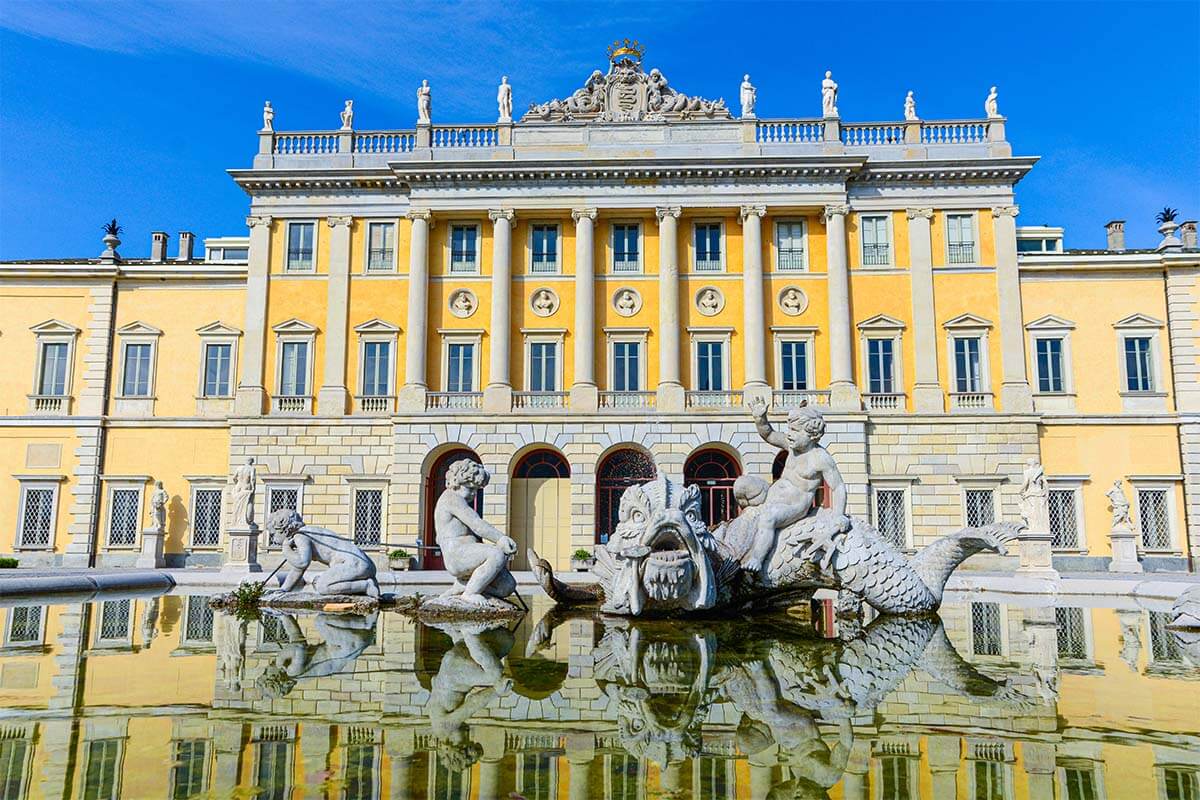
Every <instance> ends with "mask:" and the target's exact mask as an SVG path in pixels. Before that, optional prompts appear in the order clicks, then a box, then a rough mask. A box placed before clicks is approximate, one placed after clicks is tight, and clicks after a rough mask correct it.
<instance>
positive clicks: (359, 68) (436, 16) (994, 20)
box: [0, 0, 1200, 259]
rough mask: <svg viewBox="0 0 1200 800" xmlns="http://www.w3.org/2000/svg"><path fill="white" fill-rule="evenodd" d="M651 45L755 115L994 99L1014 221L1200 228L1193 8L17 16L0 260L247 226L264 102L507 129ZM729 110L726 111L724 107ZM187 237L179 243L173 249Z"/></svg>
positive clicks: (316, 118) (302, 125)
mask: <svg viewBox="0 0 1200 800" xmlns="http://www.w3.org/2000/svg"><path fill="white" fill-rule="evenodd" d="M625 36H629V37H636V38H638V39H640V40H641V41H642V42H643V43H644V44H646V46H647V54H646V63H647V66H648V67H650V66H657V67H659V68H660V69H661V70H662V71H663V73H664V74H665V75H666V76H667V78H668V79H669V80H670V81H671V82H672V85H673V86H676V87H678V88H679V89H681V90H682V91H686V92H688V93H691V94H702V95H706V96H724V97H725V98H726V99H727V100H729V101H731V103H733V101H734V100H735V99H736V97H737V87H738V84H739V82H740V80H741V76H742V73H743V72H749V73H750V74H751V76H752V78H753V81H754V83H755V85H756V86H757V87H758V96H759V105H758V112H759V116H763V117H795V116H816V115H818V113H819V111H820V96H819V83H820V78H821V76H822V73H823V72H824V70H826V69H831V70H833V73H834V77H835V78H836V79H837V80H838V82H839V83H840V85H841V91H840V95H839V102H838V105H839V108H840V110H841V113H842V117H843V119H844V120H847V121H854V120H882V119H899V118H900V117H901V110H902V103H903V98H904V93H905V92H906V91H907V90H909V89H912V90H914V91H915V93H916V98H917V101H918V110H919V112H920V114H921V116H922V117H924V118H927V119H938V118H942V119H945V118H961V117H976V116H979V115H980V114H981V112H982V105H983V100H984V96H985V94H986V92H987V88H988V87H989V86H990V85H992V84H997V85H998V86H999V87H1000V110H1001V113H1003V114H1005V115H1006V116H1007V117H1008V118H1009V124H1008V138H1009V140H1010V141H1011V142H1013V146H1014V150H1015V152H1016V153H1018V154H1022V155H1040V156H1042V161H1041V162H1040V163H1039V164H1038V166H1037V167H1036V168H1035V169H1034V171H1033V173H1032V174H1031V175H1030V176H1029V177H1027V178H1026V179H1025V180H1024V181H1023V182H1022V183H1021V184H1020V185H1019V186H1018V189H1017V198H1018V202H1019V203H1020V205H1021V217H1020V219H1019V222H1020V223H1021V224H1055V225H1065V226H1066V228H1067V246H1068V247H1097V246H1102V245H1103V242H1104V231H1103V227H1102V226H1103V224H1104V223H1105V222H1106V221H1108V220H1109V219H1113V218H1124V219H1127V220H1128V224H1127V226H1126V230H1127V237H1128V241H1129V244H1130V246H1134V247H1136V246H1153V244H1155V243H1156V242H1157V241H1158V236H1157V234H1156V233H1155V231H1154V227H1155V226H1154V220H1153V217H1154V214H1155V212H1156V211H1157V210H1158V209H1159V208H1161V207H1162V206H1163V205H1171V206H1176V207H1178V208H1180V209H1181V218H1182V219H1196V218H1197V217H1200V110H1198V109H1200V44H1198V43H1200V3H1198V2H1195V0H1192V1H1191V2H1180V3H1167V4H1151V3H1130V4H1127V3H1088V4H1078V3H1077V4H1052V3H1005V4H990V3H983V2H958V3H932V4H908V3H898V2H895V3H839V2H831V1H829V0H827V1H826V2H822V3H813V4H808V3H799V2H793V3H778V4H765V3H761V4H749V3H736V4H735V3H699V2H691V3H682V2H678V3H669V4H658V3H650V2H636V3H632V2H631V3H623V2H609V3H594V2H592V3H565V2H558V3H547V4H533V3H512V2H506V3H490V2H478V3H430V4H414V3H383V2H364V1H363V0H357V1H356V2H345V0H342V2H330V3H301V2H246V1H245V0H241V1H239V2H233V1H232V0H216V1H211V0H209V1H205V2H201V1H200V0H190V1H189V2H177V3H155V2H138V3H126V2H119V1H116V0H110V1H109V2H104V3H70V4H56V3H47V2H33V1H32V0H2V2H0V259H16V258H51V257H80V256H95V255H98V254H99V253H100V251H101V249H102V246H101V243H100V237H101V235H102V234H101V231H100V225H101V223H102V222H103V221H104V220H106V219H108V218H110V217H113V216H116V217H118V218H119V219H120V221H121V223H122V225H124V227H125V229H126V231H125V235H124V237H123V238H124V240H125V242H126V244H125V245H123V246H122V248H121V249H122V252H123V253H124V254H125V255H126V256H145V255H147V254H148V253H149V246H150V232H151V231H153V230H160V229H161V230H167V231H170V232H171V233H172V235H173V236H174V233H175V232H177V231H179V230H183V229H190V230H192V231H195V232H196V234H197V235H198V236H199V237H201V238H203V237H205V236H218V235H236V234H244V233H245V224H244V217H245V214H246V210H247V207H248V199H247V198H246V196H245V195H244V194H243V193H242V192H241V190H239V189H238V188H237V187H236V186H235V185H234V184H233V182H232V181H231V180H230V179H229V177H228V176H227V175H225V174H224V170H226V169H228V168H232V167H245V166H249V164H250V159H251V158H252V156H253V154H254V152H255V149H256V146H257V142H256V138H255V135H254V132H255V130H256V129H257V128H258V126H259V124H260V122H261V108H262V102H263V100H264V99H270V100H271V101H272V103H273V104H274V106H275V108H276V110H277V113H276V118H275V122H276V127H277V128H278V129H280V130H289V129H290V130H295V129H312V128H334V127H337V124H338V112H339V111H340V109H341V106H342V102H343V100H345V99H346V98H353V99H354V107H355V111H356V114H355V124H356V127H360V128H406V127H411V126H412V124H413V122H414V120H415V117H416V108H415V99H414V92H415V89H416V87H417V85H419V84H420V82H421V79H422V78H428V79H429V81H430V84H431V85H432V86H433V90H434V121H435V122H485V121H491V120H493V119H494V118H495V113H496V108H495V85H496V83H497V82H498V80H499V77H500V75H502V74H507V75H509V76H510V82H511V83H512V84H513V86H514V98H513V99H514V107H515V109H517V111H518V113H519V112H520V111H521V110H522V109H524V108H525V107H526V106H527V105H528V104H529V103H530V102H532V101H542V100H545V99H549V98H550V97H558V96H562V95H564V94H567V93H569V92H570V91H572V90H574V89H575V88H576V87H577V86H579V85H580V84H581V83H582V82H583V80H584V78H586V76H587V74H588V72H589V71H590V70H591V69H593V68H595V67H602V66H604V64H605V54H604V50H605V47H606V46H607V45H608V44H609V43H610V42H611V41H612V40H613V39H615V38H619V37H625ZM733 104H735V103H733ZM172 246H174V245H172Z"/></svg>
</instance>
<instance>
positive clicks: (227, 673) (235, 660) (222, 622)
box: [213, 614, 248, 692]
mask: <svg viewBox="0 0 1200 800" xmlns="http://www.w3.org/2000/svg"><path fill="white" fill-rule="evenodd" d="M247 627H248V626H247V621H246V619H244V618H242V617H238V616H236V615H234V614H216V615H215V616H214V618H213V641H214V643H215V644H216V646H217V680H218V681H219V682H220V683H221V684H224V685H225V686H226V687H228V688H229V689H230V690H231V691H234V692H237V691H241V688H242V668H243V666H244V665H245V659H246V629H247Z"/></svg>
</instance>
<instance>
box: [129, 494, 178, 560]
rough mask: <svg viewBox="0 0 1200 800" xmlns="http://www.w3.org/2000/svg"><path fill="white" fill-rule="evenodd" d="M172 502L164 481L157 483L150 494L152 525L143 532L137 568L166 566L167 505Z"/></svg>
mask: <svg viewBox="0 0 1200 800" xmlns="http://www.w3.org/2000/svg"><path fill="white" fill-rule="evenodd" d="M170 502H171V495H170V493H169V492H168V491H167V490H166V489H164V488H163V485H162V481H155V482H154V491H153V492H151V493H150V519H151V522H152V525H151V526H150V527H149V528H147V529H146V530H144V531H142V541H141V550H140V552H139V553H138V557H137V558H136V559H135V560H134V562H133V566H134V567H135V568H137V569H159V568H160V567H164V566H166V557H165V556H164V550H163V540H165V539H166V538H167V504H168V503H170Z"/></svg>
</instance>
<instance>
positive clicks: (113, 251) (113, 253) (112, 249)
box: [100, 233, 121, 260]
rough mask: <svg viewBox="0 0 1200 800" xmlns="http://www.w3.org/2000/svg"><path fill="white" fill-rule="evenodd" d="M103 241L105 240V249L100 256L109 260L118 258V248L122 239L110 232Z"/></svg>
mask: <svg viewBox="0 0 1200 800" xmlns="http://www.w3.org/2000/svg"><path fill="white" fill-rule="evenodd" d="M101 241H102V242H104V247H105V250H104V252H103V253H101V255H100V257H101V258H103V259H108V260H116V259H117V258H118V256H117V248H118V247H120V246H121V240H120V239H118V238H117V237H116V236H114V235H113V234H111V233H109V234H105V236H104V238H103V239H101Z"/></svg>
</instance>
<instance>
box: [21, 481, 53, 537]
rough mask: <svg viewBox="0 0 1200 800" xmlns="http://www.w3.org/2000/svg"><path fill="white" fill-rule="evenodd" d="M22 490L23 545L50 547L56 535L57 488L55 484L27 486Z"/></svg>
mask: <svg viewBox="0 0 1200 800" xmlns="http://www.w3.org/2000/svg"><path fill="white" fill-rule="evenodd" d="M21 492H22V498H21V503H22V506H21V547H49V546H50V539H51V537H53V535H54V530H53V527H52V526H53V524H54V502H55V495H57V494H58V492H57V490H55V488H54V487H53V486H25V487H23V488H22V489H21Z"/></svg>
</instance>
